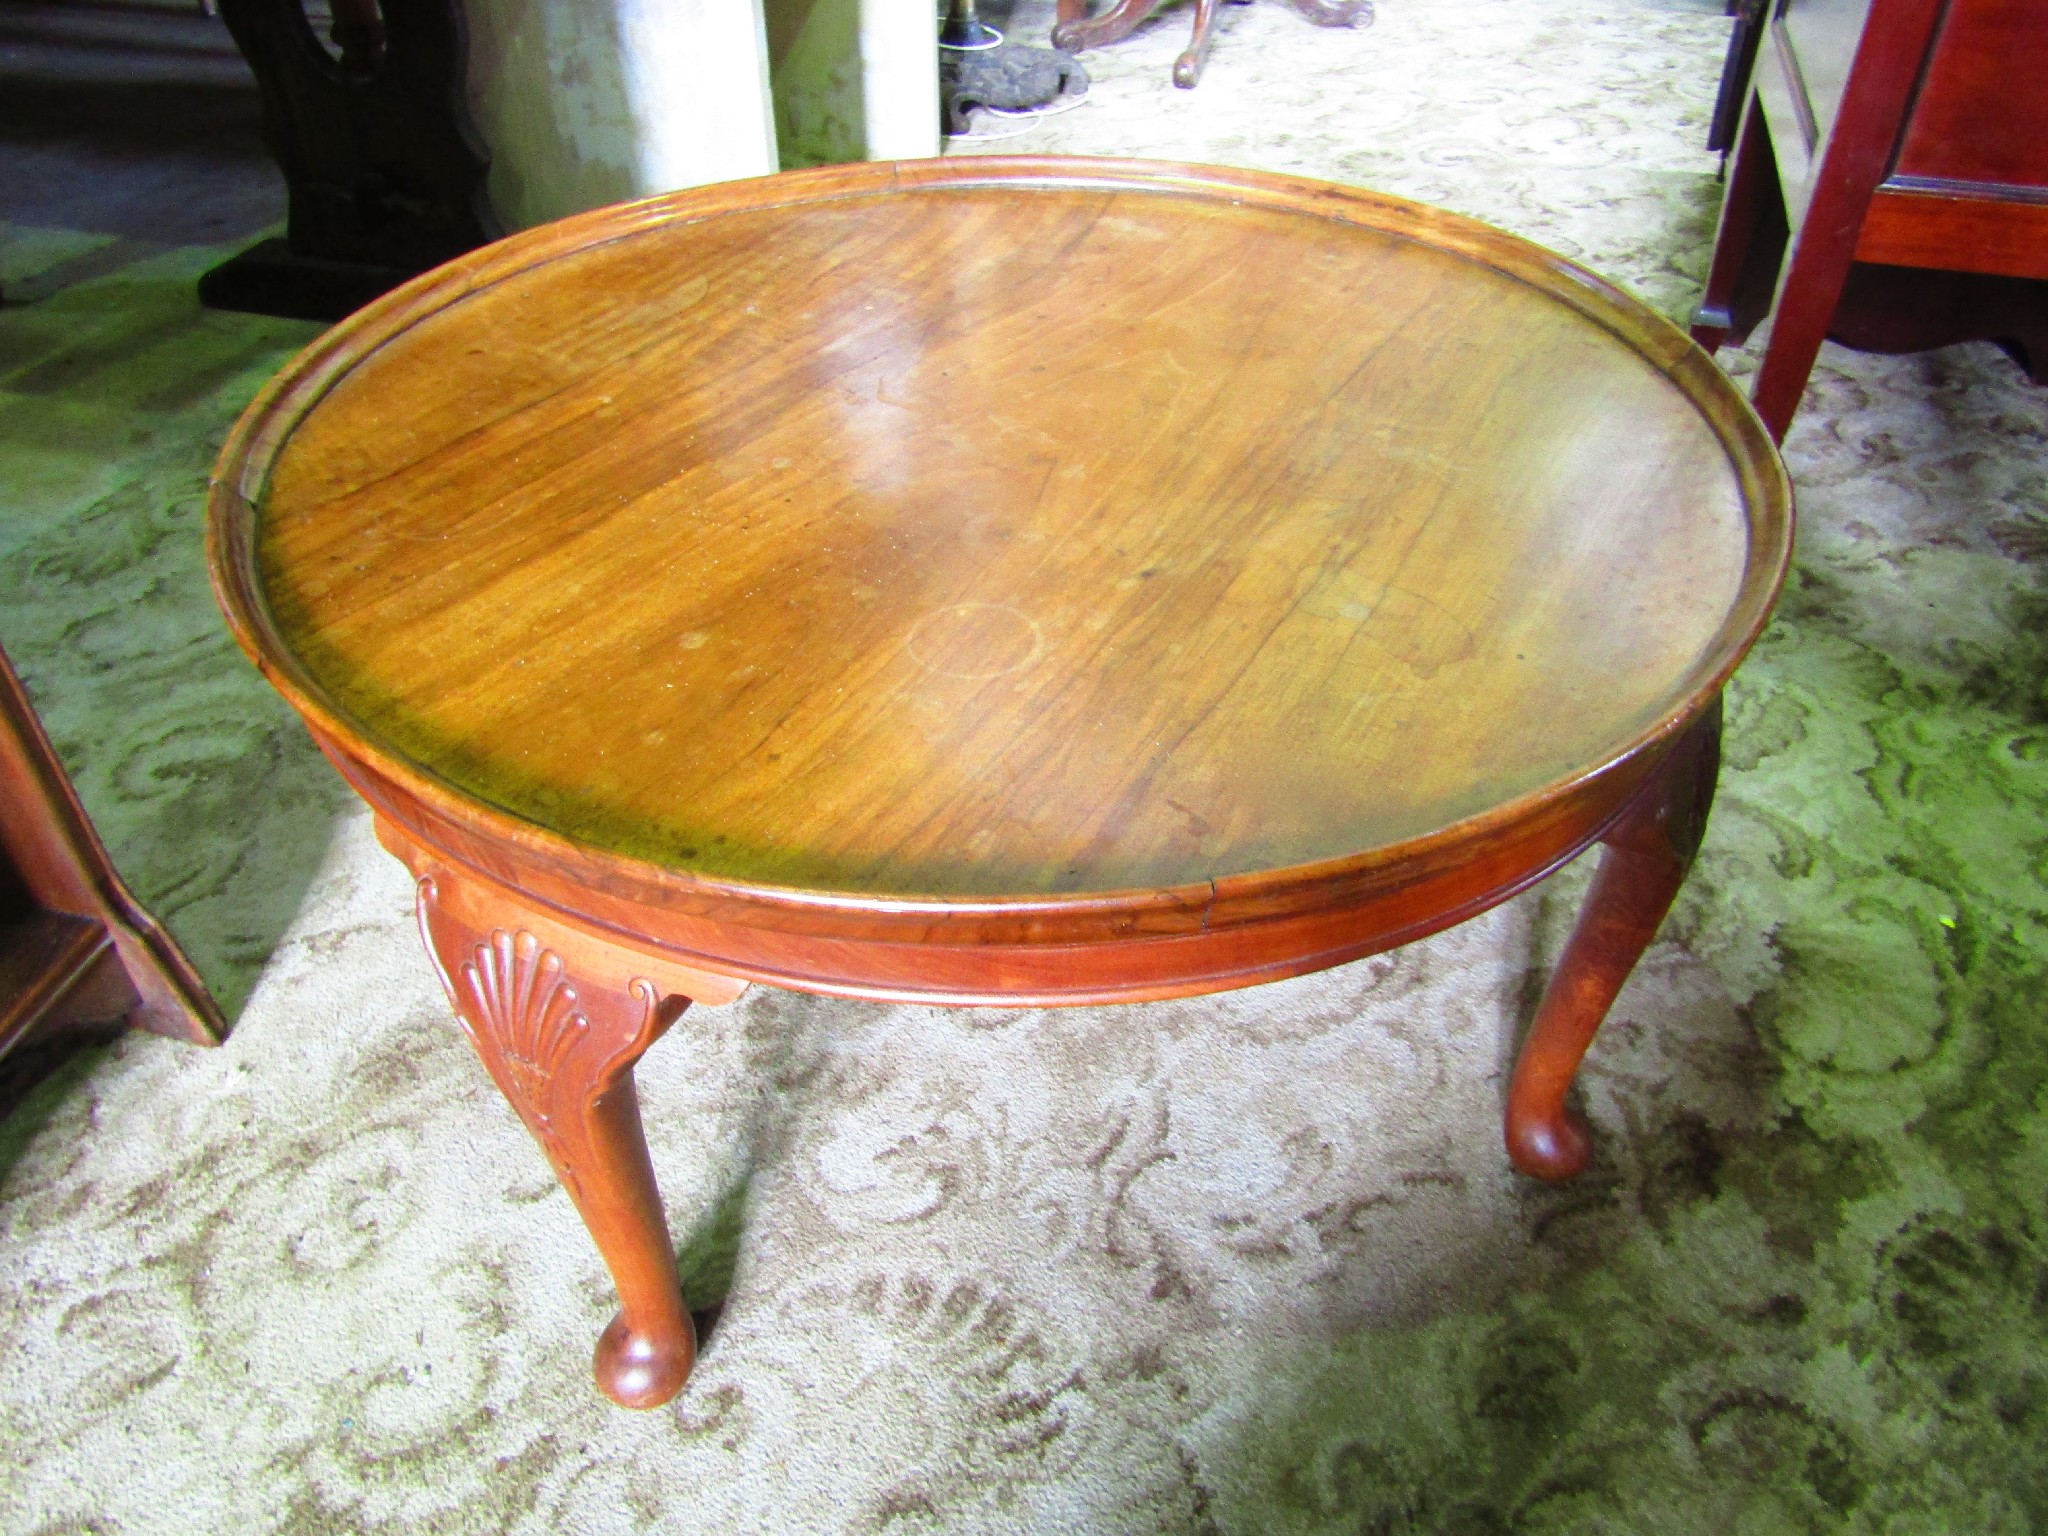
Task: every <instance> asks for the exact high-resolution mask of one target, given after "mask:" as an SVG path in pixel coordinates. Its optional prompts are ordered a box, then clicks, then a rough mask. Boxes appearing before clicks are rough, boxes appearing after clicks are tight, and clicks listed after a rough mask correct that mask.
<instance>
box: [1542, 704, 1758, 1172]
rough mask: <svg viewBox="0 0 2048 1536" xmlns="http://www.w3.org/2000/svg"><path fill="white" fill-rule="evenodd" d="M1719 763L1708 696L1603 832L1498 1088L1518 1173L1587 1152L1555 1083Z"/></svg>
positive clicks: (1693, 826) (1692, 843) (1656, 901)
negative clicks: (1509, 1078)
mask: <svg viewBox="0 0 2048 1536" xmlns="http://www.w3.org/2000/svg"><path fill="white" fill-rule="evenodd" d="M1720 766H1721V703H1720V700H1719V699H1716V700H1715V701H1714V703H1713V704H1712V705H1711V706H1709V708H1708V710H1707V712H1706V714H1704V715H1703V716H1701V718H1700V719H1699V721H1698V722H1697V723H1696V724H1694V725H1693V727H1692V728H1691V729H1690V730H1689V731H1688V732H1687V733H1686V734H1685V736H1683V737H1682V738H1681V739H1680V740H1679V741H1678V743H1677V744H1676V745H1675V746H1673V747H1672V749H1671V751H1670V752H1669V754H1668V755H1667V756H1666V757H1665V759H1664V761H1663V762H1662V763H1661V764H1659V765H1658V767H1657V770H1656V771H1655V772H1654V773H1653V774H1652V775H1651V777H1650V780H1649V782H1647V783H1646V784H1644V785H1643V787H1642V789H1641V790H1639V791H1638V792H1637V794H1636V797H1635V799H1634V800H1632V801H1631V802H1630V804H1629V807H1628V809H1627V810H1626V811H1624V812H1623V813H1622V816H1621V819H1620V820H1619V821H1617V822H1616V823H1615V824H1614V825H1613V826H1612V827H1611V828H1609V829H1608V831H1607V833H1606V835H1605V837H1604V838H1603V839H1602V841H1603V842H1605V844H1606V847H1605V848H1604V849H1603V850H1602V852H1601V855H1600V867H1599V869H1598V870H1597V871H1596V872H1595V873H1594V876H1593V886H1592V889H1591V890H1590V891H1589V892H1587V895H1586V904H1585V906H1584V907H1582V908H1581V909H1580V911H1579V920H1578V924H1577V926H1576V927H1574V928H1573V929H1572V936H1571V938H1570V940H1569V941H1568V942H1567V943H1566V944H1565V949H1564V954H1563V956H1562V957H1561V958H1560V959H1559V961H1558V964H1557V969H1556V971H1555V972H1553V973H1552V975H1551V978H1550V985H1549V986H1548V987H1547V988H1546V989H1545V990H1544V993H1543V1002H1542V1004H1541V1005H1540V1006H1539V1007H1538V1008H1537V1010H1536V1022H1535V1023H1534V1024H1532V1025H1531V1026H1530V1028H1529V1037H1528V1039H1527V1040H1525V1041H1524V1042H1523V1043H1522V1054H1521V1058H1520V1060H1518V1061H1517V1062H1516V1063H1515V1076H1514V1081H1513V1082H1512V1083H1511V1084H1510V1085H1509V1088H1508V1109H1507V1143H1508V1156H1509V1158H1510V1159H1511V1160H1512V1161H1513V1163H1514V1165H1515V1167H1517V1168H1519V1169H1520V1170H1521V1171H1522V1172H1523V1173H1527V1174H1533V1175H1535V1176H1536V1177H1537V1178H1539V1179H1552V1180H1557V1179H1568V1178H1571V1177H1572V1176H1573V1175H1575V1174H1577V1173H1580V1172H1582V1171H1584V1169H1585V1167H1586V1164H1587V1162H1588V1161H1590V1159H1591V1157H1592V1143H1591V1140H1590V1138H1589V1137H1588V1135H1587V1131H1586V1127H1585V1124H1584V1123H1583V1122H1582V1121H1581V1120H1580V1119H1579V1117H1578V1116H1577V1115H1575V1114H1573V1113H1572V1112H1571V1111H1570V1110H1568V1109H1566V1108H1565V1102H1564V1100H1565V1092H1566V1090H1567V1089H1569V1088H1570V1087H1571V1085H1572V1078H1573V1077H1574V1075H1576V1074H1577V1072H1578V1070H1579V1062H1580V1061H1581V1060H1582V1059H1583V1058H1584V1057H1585V1054H1586V1048H1587V1047H1588V1046H1590V1045H1591V1044H1592V1043H1593V1036H1594V1034H1595V1033H1596V1032H1597V1031H1598V1030H1599V1028H1600V1025H1601V1022H1602V1021H1603V1020H1604V1019H1605V1018H1606V1017H1607V1010H1608V1009H1609V1008H1610V1007H1612V1006H1613V1004H1614V999H1615V996H1616V995H1617V994H1618V993H1619V992H1620V991H1621V987H1622V983H1623V982H1625V981H1627V980H1628V977H1629V972H1631V971H1633V970H1634V969H1635V965H1636V961H1637V960H1638V959H1640V958H1641V957H1642V953H1643V951H1644V950H1645V949H1646V948H1648V947H1649V943H1650V940H1651V938H1652V937H1654V936H1655V934H1656V932H1657V925H1658V924H1659V923H1661V922H1663V921H1664V914H1665V913H1666V912H1668V911H1670V910H1671V902H1672V898H1674V897H1675V896H1677V894H1678V887H1679V886H1680V885H1681V884H1682V883H1684V880H1685V875H1686V871H1687V870H1688V869H1690V868H1691V867H1692V860H1693V855H1694V854H1695V853H1697V852H1698V851H1699V846H1700V837H1701V835H1702V834H1703V833H1704V832H1705V831H1706V825H1707V810H1708V807H1709V806H1711V805H1712V804H1713V800H1714V781H1715V777H1716V775H1717V774H1718V773H1719V771H1720Z"/></svg>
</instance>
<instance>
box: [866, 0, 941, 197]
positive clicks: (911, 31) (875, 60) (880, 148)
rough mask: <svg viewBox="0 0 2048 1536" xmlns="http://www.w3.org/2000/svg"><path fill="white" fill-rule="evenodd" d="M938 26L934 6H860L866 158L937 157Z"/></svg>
mask: <svg viewBox="0 0 2048 1536" xmlns="http://www.w3.org/2000/svg"><path fill="white" fill-rule="evenodd" d="M938 56H939V20H938V7H937V6H936V5H935V4H933V3H932V0H860V84H861V105H862V107H863V109H864V115H865V117H866V119H867V122H866V128H867V135H866V136H867V158H868V159H870V160H916V159H921V158H923V157H925V156H927V155H936V154H937V153H938V152H939V71H938V63H937V60H938Z"/></svg>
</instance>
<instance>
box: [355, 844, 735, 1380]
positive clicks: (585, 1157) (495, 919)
mask: <svg viewBox="0 0 2048 1536" xmlns="http://www.w3.org/2000/svg"><path fill="white" fill-rule="evenodd" d="M379 831H380V833H381V834H382V835H383V837H384V841H385V844H386V846H387V847H390V848H391V849H392V851H393V852H396V853H398V854H399V855H400V856H401V857H402V858H404V859H405V860H406V862H407V863H408V864H409V865H411V866H412V868H413V871H414V873H415V875H416V877H417V879H418V883H419V918H420V933H421V936H422V937H423V938H424V939H425V941H426V944H427V949H428V951H429V952H430V953H431V954H432V955H433V957H434V963H435V966H436V967H437V969H438V970H439V971H440V973H441V983H442V985H443V986H444V987H446V988H447V991H448V998H449V1001H450V1002H451V1003H452V1004H453V1005H454V1008H455V1013H456V1017H457V1018H458V1019H459V1020H460V1022H461V1024H462V1029H463V1033H464V1034H466V1035H468V1036H469V1040H470V1044H472V1045H473V1046H475V1047H476V1053H477V1055H478V1056H480V1057H481V1058H482V1059H483V1063H484V1066H485V1068H486V1069H487V1070H488V1071H489V1072H490V1074H491V1078H492V1080H493V1081H494V1082H496V1083H497V1085H498V1088H499V1090H500V1091H501V1092H502V1093H503V1094H504V1095H505V1097H506V1099H507V1100H509V1101H510V1103H511V1105H512V1107H513V1108H514V1109H515V1110H517V1111H518V1113H519V1118H520V1119H521V1120H523V1121H525V1122H526V1128H527V1129H528V1130H529V1131H531V1132H532V1133H533V1138H534V1140H535V1141H538V1142H539V1143H540V1145H541V1150H542V1151H543V1152H545V1153H546V1154H547V1158H548V1161H549V1163H551V1164H552V1165H553V1166H554V1170H555V1174H556V1176H557V1177H559V1178H560V1179H561V1181H562V1184H563V1187H564V1188H566V1189H567V1190H568V1192H569V1197H570V1199H572V1200H573V1201H575V1203H576V1209H577V1211H578V1213H579V1214H580V1215H581V1216H582V1217H583V1224H584V1225H585V1226H586V1227H587V1228H589V1230H590V1235H591V1237H592V1239H593V1240H594V1241H595V1242H596V1243H597V1248H598V1252H599V1253H601V1254H602V1255H603V1256H604V1261H605V1264H606V1266H607V1267H608V1268H609V1269H610V1270H611V1273H612V1280H613V1282H614V1283H615V1284H616V1285H617V1286H618V1289H619V1315H618V1316H617V1317H616V1318H614V1319H613V1320H612V1323H611V1326H610V1327H608V1328H606V1329H605V1331H604V1335H603V1337H602V1338H600V1339H599V1340H598V1344H597V1361H596V1374H597V1384H598V1385H599V1386H600V1387H602V1388H603V1389H604V1391H605V1394H606V1395H607V1396H608V1397H610V1398H611V1399H612V1400H613V1401H614V1402H616V1403H619V1404H621V1405H623V1406H624V1407H627V1408H654V1407H659V1406H660V1405H661V1404H662V1403H665V1402H667V1401H668V1400H669V1399H670V1398H672V1397H674V1396H675V1395H676V1393H677V1392H679V1391H680V1390H682V1386H683V1383H684V1381H686V1380H687V1379H688V1378H689V1374H690V1367H691V1366H692V1364H693V1363H694V1362H695V1359H696V1347H697V1340H696V1332H695V1329H694V1328H693V1327H692V1326H691V1323H690V1314H689V1312H688V1311H687V1310H686V1309H685V1306H684V1302H683V1292H682V1286H681V1284H680V1282H679V1281H678V1280H677V1278H676V1261H675V1251H674V1249H673V1248H671V1247H670V1245H669V1232H668V1222H667V1220H666V1219H665V1218H664V1217H663V1215H662V1209H661V1194H660V1191H659V1190H658V1189H657V1188H656V1186H655V1182H654V1168H653V1165H652V1164H651V1163H650V1162H649V1161H648V1157H647V1141H646V1138H645V1136H644V1135H643V1134H642V1132H641V1128H640V1105H639V1100H638V1097H637V1096H636V1094H635V1092H634V1088H633V1065H634V1063H635V1062H637V1061H638V1060H639V1059H640V1057H641V1055H642V1054H643V1053H644V1052H645V1051H646V1050H647V1048H648V1047H649V1046H650V1045H652V1044H653V1043H654V1042H655V1041H656V1040H657V1039H659V1038H660V1037H661V1035H662V1033H663V1031H665V1030H666V1029H667V1028H668V1027H669V1025H671V1024H673V1023H674V1022H675V1021H676V1020H677V1019H678V1018H679V1017H681V1016H682V1013H683V1011H684V1009H686V1008H688V1007H689V1005H690V1002H691V1000H692V999H693V998H695V999H696V1000H699V1001H703V1002H710V1003H719V1002H728V1001H730V1000H731V999H732V998H734V997H736V996H738V995H739V993H740V992H741V991H742V990H744V987H745V983H743V982H738V981H734V980H731V979H730V978H727V977H722V976H711V975H708V974H705V973H700V972H695V971H691V970H688V969H687V968H683V967H678V966H675V965H672V964H670V963H668V962H665V961H662V960H660V959H659V958H657V957H652V956H648V955H645V954H642V953H640V952H639V951H636V950H633V949H630V948H627V947H625V946H623V945H619V944H616V943H613V942H611V941H609V940H607V939H604V938H600V937H598V936H597V935H595V934H592V933H588V932H585V931H582V930H580V929H577V928H574V927H571V926H569V925H567V924H566V923H564V922H563V921H562V920H561V919H560V918H559V917H554V916H550V915H547V914H545V913H544V912H542V911H540V910H538V909H536V908H534V907H531V906H528V905H527V904H525V903H523V902H519V901H518V900H517V899H516V898H512V897H511V896H510V895H509V893H507V892H505V891H503V890H500V889H498V888H496V887H495V886H491V885H488V884H486V883H484V882H481V881H477V880H474V879H471V878H467V877H465V876H463V875H460V874H457V873H454V872H451V871H450V870H449V869H448V868H447V867H446V866H445V865H442V864H440V863H438V862H437V861H435V860H434V859H433V858H432V857H431V855H429V854H427V853H426V852H425V851H424V850H422V849H420V848H419V847H418V846H417V845H414V844H412V843H411V842H410V841H409V840H408V839H406V838H405V837H404V835H403V834H402V833H398V832H397V831H396V830H395V829H392V828H390V827H388V826H380V828H379Z"/></svg>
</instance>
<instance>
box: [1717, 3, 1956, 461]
mask: <svg viewBox="0 0 2048 1536" xmlns="http://www.w3.org/2000/svg"><path fill="white" fill-rule="evenodd" d="M1942 9H1943V7H1942V5H1941V0H1876V3H1875V4H1873V5H1872V6H1871V7H1870V15H1869V18H1868V19H1867V20H1866V21H1865V23H1864V26H1863V35H1862V39H1861V40H1860V41H1859V42H1858V43H1857V46H1856V61H1855V63H1854V64H1853V65H1852V66H1851V67H1850V70H1849V84H1848V87H1847V89H1846V90H1845V91H1844V93H1843V96H1842V101H1841V105H1840V106H1839V107H1838V108H1837V109H1836V111H1835V121H1834V126H1833V127H1832V128H1831V129H1829V131H1828V134H1827V139H1826V144H1825V148H1824V149H1823V150H1822V152H1821V160H1820V166H1819V170H1818V172H1817V174H1816V176H1815V178H1814V181H1813V193H1812V196H1811V197H1810V198H1809V199H1808V201H1807V206H1806V215H1805V217H1804V218H1803V219H1802V220H1800V224H1799V234H1798V236H1797V238H1796V239H1795V240H1794V241H1793V242H1792V256H1791V260H1790V262H1789V264H1788V265H1787V268H1786V271H1785V281H1784V286H1783V288H1782V289H1781V291H1780V292H1779V295H1778V304H1777V314H1776V317H1775V318H1774V319H1773V320H1772V322H1771V340H1770V344H1769V346H1768V347H1767V348H1766V349H1765V351H1764V360H1763V363H1762V365H1761V366H1760V367H1759V368H1758V369H1757V375H1756V388H1755V390H1754V392H1753V394H1752V397H1751V398H1752V403H1754V405H1755V406H1756V413H1757V415H1758V416H1760V417H1761V418H1762V419H1763V423H1764V425H1765V427H1767V428H1768V429H1769V430H1770V434H1771V437H1772V439H1773V440H1774V441H1777V442H1783V441H1784V440H1785V432H1786V430H1787V429H1788V428H1789V427H1790V426H1791V425H1792V414H1793V412H1795V411H1797V410H1798V409H1799V397H1800V395H1801V394H1803V393H1804V392H1805V389H1806V377H1807V375H1808V374H1810V373H1812V372H1813V363H1814V359H1815V358H1817V357H1819V356H1820V344H1821V342H1822V341H1823V340H1824V339H1825V338H1826V336H1827V333H1828V327H1829V325H1830V324H1831V323H1832V322H1833V320H1834V317H1835V305H1836V303H1837V301H1838V300H1839V299H1840V298H1841V296H1842V285H1843V283H1844V282H1846V281H1847V280H1848V276H1849V267H1850V264H1851V263H1852V262H1853V261H1854V260H1855V259H1856V243H1857V241H1858V239H1859V238H1860V237H1861V235H1862V231H1863V219H1864V216H1865V214H1867V213H1868V212H1869V211H1870V199H1871V196H1872V194H1873V193H1875V192H1876V191H1877V185H1878V183H1879V182H1881V181H1882V180H1884V176H1885V171H1886V168H1887V167H1888V166H1889V165H1890V163H1891V158H1892V152H1893V150H1894V149H1895V147H1896V146H1897V144H1898V137H1899V129H1900V127H1901V125H1902V124H1903V123H1904V121H1905V116H1906V107H1907V103H1908V102H1909V101H1910V100H1911V99H1912V83H1913V81H1914V79H1915V78H1916V77H1917V76H1918V74H1919V71H1920V68H1921V65H1922V63H1923V62H1924V60H1925V59H1926V57H1927V46H1928V39H1929V38H1930V37H1931V36H1932V35H1933V32H1934V28H1935V25H1936V23H1937V22H1938V21H1939V19H1940V16H1941V12H1942ZM1757 67H1758V68H1759V69H1763V68H1767V67H1772V66H1770V65H1769V64H1767V63H1760V64H1759V65H1758V66H1757Z"/></svg>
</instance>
